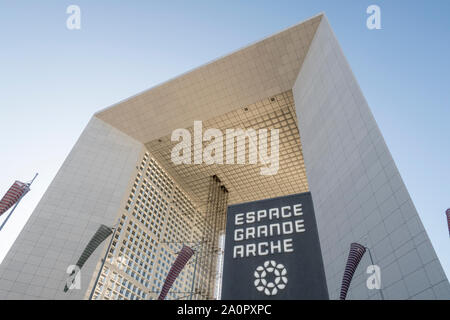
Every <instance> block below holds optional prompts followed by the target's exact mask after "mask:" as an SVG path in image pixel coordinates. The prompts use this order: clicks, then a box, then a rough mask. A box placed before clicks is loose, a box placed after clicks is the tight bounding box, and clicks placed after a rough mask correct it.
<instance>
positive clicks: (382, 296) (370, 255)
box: [366, 247, 384, 300]
mask: <svg viewBox="0 0 450 320" xmlns="http://www.w3.org/2000/svg"><path fill="white" fill-rule="evenodd" d="M366 249H367V251H368V252H369V257H370V262H371V263H372V265H373V266H374V265H375V264H374V263H373V259H372V254H371V253H370V249H369V248H368V247H366ZM377 280H378V281H379V282H380V289H379V290H380V295H381V300H384V295H383V290H381V280H380V279H377Z"/></svg>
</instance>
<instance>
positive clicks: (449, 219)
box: [445, 209, 450, 234]
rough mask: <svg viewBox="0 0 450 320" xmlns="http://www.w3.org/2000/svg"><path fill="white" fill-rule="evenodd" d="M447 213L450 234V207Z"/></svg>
mask: <svg viewBox="0 0 450 320" xmlns="http://www.w3.org/2000/svg"><path fill="white" fill-rule="evenodd" d="M445 213H447V225H448V233H449V234H450V209H447V211H446V212H445Z"/></svg>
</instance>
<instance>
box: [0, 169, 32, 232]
mask: <svg viewBox="0 0 450 320" xmlns="http://www.w3.org/2000/svg"><path fill="white" fill-rule="evenodd" d="M37 176H38V173H36V174H35V176H34V178H33V179H32V180H31V181H30V182H29V183H27V185H28V188H29V187H30V186H31V184H32V183H33V181H34V179H36V177H37ZM24 196H25V194H23V195H22V196H21V197H20V198H19V200H18V201H17V202H16V204H15V205H14V207H13V208H12V210H11V211H10V212H9V213H8V215H7V216H6V219H5V221H3V223H2V225H1V226H0V231H2V229H3V227H4V226H5V224H6V222H8V219H9V217H11V215H12V214H13V212H14V210H16V208H17V206H18V205H19V203H20V200H22V198H23V197H24Z"/></svg>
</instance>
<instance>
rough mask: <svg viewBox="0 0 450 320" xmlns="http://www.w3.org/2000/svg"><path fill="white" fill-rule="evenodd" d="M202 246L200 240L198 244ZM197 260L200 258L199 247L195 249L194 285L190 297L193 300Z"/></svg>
mask: <svg viewBox="0 0 450 320" xmlns="http://www.w3.org/2000/svg"><path fill="white" fill-rule="evenodd" d="M198 245H199V246H200V242H199V244H198ZM197 260H198V249H197V250H195V264H194V274H193V276H192V286H191V296H190V297H189V300H192V295H193V294H194V287H195V273H196V271H197Z"/></svg>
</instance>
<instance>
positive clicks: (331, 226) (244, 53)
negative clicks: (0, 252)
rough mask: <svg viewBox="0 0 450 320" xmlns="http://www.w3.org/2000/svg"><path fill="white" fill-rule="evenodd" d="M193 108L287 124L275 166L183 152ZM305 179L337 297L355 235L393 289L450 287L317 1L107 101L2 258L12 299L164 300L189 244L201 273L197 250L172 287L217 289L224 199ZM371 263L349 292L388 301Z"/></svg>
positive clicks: (196, 113)
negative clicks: (218, 52)
mask: <svg viewBox="0 0 450 320" xmlns="http://www.w3.org/2000/svg"><path fill="white" fill-rule="evenodd" d="M196 120H197V121H198V120H201V121H203V126H204V129H206V128H218V129H221V130H224V131H225V129H227V128H242V129H247V128H253V129H260V128H277V129H279V132H280V148H279V170H278V172H277V173H276V174H275V175H261V174H260V170H259V169H260V166H259V165H258V164H257V165H253V164H246V165H239V164H236V165H206V164H201V165H198V164H191V165H186V164H182V165H175V164H174V163H173V162H172V161H171V157H170V155H171V150H172V148H173V145H174V143H173V142H172V141H171V133H172V131H173V130H175V129H177V128H187V129H189V130H191V132H192V130H193V128H192V127H193V123H194V121H196ZM248 156H249V155H248V151H247V157H248ZM307 191H309V192H311V194H312V197H313V202H314V211H315V215H316V220H317V226H318V231H319V239H320V247H321V251H322V256H323V263H324V267H325V275H326V282H327V283H326V284H327V287H328V291H329V296H330V298H331V299H338V298H339V290H340V285H341V281H342V276H343V272H344V268H345V263H346V259H347V256H348V252H349V247H350V243H352V242H358V243H361V244H364V245H365V246H367V247H369V248H370V250H371V253H372V255H373V259H374V261H375V263H376V264H378V265H379V266H380V269H381V283H382V290H383V294H384V297H385V298H386V299H449V298H450V287H449V283H448V280H447V278H446V276H445V274H444V272H443V269H442V267H441V264H440V262H439V260H438V258H437V256H436V253H435V251H434V249H433V247H432V245H431V243H430V240H429V238H428V236H427V233H426V232H425V229H424V227H423V225H422V223H421V221H420V218H419V216H418V214H417V212H416V209H415V207H414V204H413V202H412V200H411V198H410V196H409V194H408V191H407V189H406V187H405V185H404V183H403V181H402V178H401V177H400V174H399V172H398V170H397V167H396V165H395V163H394V161H393V159H392V157H391V154H390V152H389V150H388V148H387V146H386V144H385V141H384V139H383V137H382V134H381V133H380V130H379V128H378V126H377V124H376V122H375V119H374V117H373V115H372V113H371V111H370V109H369V106H368V104H367V102H366V100H365V98H364V96H363V94H362V92H361V90H360V88H359V86H358V84H357V81H356V79H355V76H354V75H353V73H352V71H351V68H350V66H349V64H348V62H347V60H346V58H345V57H344V54H343V52H342V50H341V48H340V46H339V44H338V42H337V40H336V37H335V35H334V34H333V31H332V29H331V28H330V25H329V23H328V20H327V18H326V16H325V15H324V14H319V15H317V16H315V17H312V18H310V19H308V20H306V21H304V22H301V23H299V24H297V25H295V26H293V27H290V28H288V29H286V30H284V31H282V32H279V33H277V34H275V35H273V36H270V37H268V38H265V39H263V40H262V41H259V42H256V43H254V44H252V45H250V46H247V47H245V48H243V49H240V50H238V51H236V52H234V53H232V54H229V55H227V56H224V57H222V58H220V59H217V60H215V61H213V62H210V63H208V64H206V65H203V66H201V67H199V68H196V69H194V70H192V71H190V72H188V73H185V74H183V75H181V76H179V77H177V78H175V79H172V80H170V81H167V82H165V83H162V84H161V85H158V86H156V87H154V88H152V89H149V90H147V91H144V92H142V93H139V94H137V95H135V96H133V97H131V98H129V99H126V100H125V101H122V102H120V103H118V104H116V105H113V106H111V107H109V108H106V109H104V110H101V111H99V112H98V113H96V114H95V115H94V116H93V117H92V119H91V120H90V121H89V123H88V125H87V127H86V128H85V129H84V131H83V133H82V134H81V136H80V138H79V140H78V141H77V142H76V144H75V146H74V147H73V149H72V151H71V152H70V154H69V156H68V157H67V159H66V160H65V162H64V163H63V165H62V167H61V168H60V170H59V172H58V173H57V175H56V177H55V178H54V180H53V182H52V183H51V185H50V186H49V188H48V190H47V191H46V193H45V194H44V196H43V198H42V199H41V201H40V202H39V204H38V206H37V207H36V209H35V211H34V212H33V214H32V216H31V218H30V219H29V221H28V222H27V224H26V226H25V227H24V229H23V230H22V232H21V233H20V235H19V237H18V239H17V240H16V242H15V243H14V245H13V246H12V248H11V249H10V251H9V253H8V254H7V256H6V258H5V260H4V261H3V263H2V264H1V266H0V299H89V298H91V299H155V298H156V297H157V295H158V292H159V290H160V289H161V286H162V283H163V281H164V278H165V276H166V275H167V272H168V270H169V268H170V266H171V264H172V263H173V260H174V258H175V256H176V252H177V251H178V250H179V248H180V247H181V245H182V244H183V243H185V244H191V245H192V246H199V247H202V251H201V252H202V253H200V255H199V256H198V257H197V259H198V264H197V270H196V274H195V278H194V264H192V263H191V264H189V265H188V266H187V267H186V268H185V269H184V271H183V272H182V273H181V274H180V277H179V278H178V280H177V281H176V282H175V284H174V287H173V288H172V289H171V291H170V294H169V296H168V298H169V299H183V298H191V296H192V298H193V299H214V298H217V297H218V292H219V291H220V252H221V250H220V245H221V241H220V236H221V234H223V228H224V219H225V218H224V217H225V211H226V206H227V205H230V204H236V203H241V202H247V201H254V200H260V199H266V198H273V197H279V196H284V195H289V194H295V193H301V192H307ZM101 224H104V225H106V226H111V227H112V226H114V227H115V228H116V229H117V232H115V233H114V235H113V238H111V241H110V239H108V240H107V241H105V242H103V243H102V244H101V245H100V247H99V248H97V249H96V250H95V251H94V253H93V254H92V256H91V257H90V258H89V259H88V261H87V262H86V264H85V265H84V266H83V268H82V269H81V272H80V278H79V280H80V281H79V288H75V289H72V290H69V291H67V292H64V290H63V289H64V287H65V285H66V283H67V279H68V276H69V274H70V272H69V273H68V268H69V266H70V265H74V264H75V262H76V261H77V259H78V258H79V257H80V254H81V253H82V252H83V250H84V248H85V247H86V245H87V243H88V242H89V240H90V239H91V237H92V235H93V234H94V233H95V231H96V230H97V228H98V227H99V225H101ZM109 244H110V245H109ZM108 248H109V250H108ZM197 248H198V247H197ZM107 250H108V252H107ZM103 257H106V260H105V261H103ZM369 264H370V260H369V257H368V256H367V255H365V256H364V257H363V260H362V261H361V264H360V266H359V267H358V269H357V272H356V274H355V276H354V278H353V281H352V283H351V287H350V291H349V294H348V299H380V298H381V296H380V292H379V290H369V289H368V288H367V286H366V279H367V274H366V268H367V266H368V265H369ZM218 279H219V280H218Z"/></svg>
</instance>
